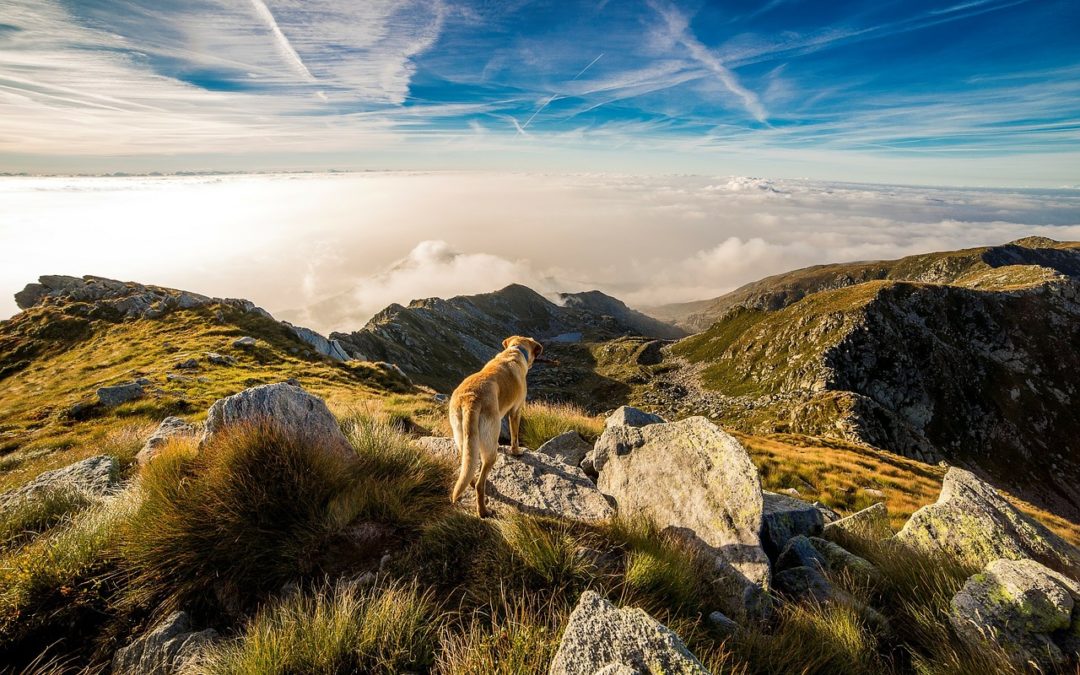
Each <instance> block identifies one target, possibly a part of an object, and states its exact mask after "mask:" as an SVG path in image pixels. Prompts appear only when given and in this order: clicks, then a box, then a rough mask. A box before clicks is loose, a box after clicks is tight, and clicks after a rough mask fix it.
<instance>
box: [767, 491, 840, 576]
mask: <svg viewBox="0 0 1080 675" xmlns="http://www.w3.org/2000/svg"><path fill="white" fill-rule="evenodd" d="M762 497H763V500H764V505H763V510H762V516H761V519H762V520H761V545H762V547H763V548H764V549H765V552H766V553H767V554H769V557H770V558H772V559H774V560H775V559H776V556H778V555H779V554H780V551H782V550H783V549H784V545H785V544H787V542H788V540H789V539H791V538H792V537H794V536H795V535H799V534H802V535H805V536H807V537H814V536H817V535H819V534H821V530H822V527H823V526H824V522H825V521H824V519H823V518H822V517H821V511H819V510H818V509H817V508H816V507H815V506H814V505H813V504H810V503H808V502H804V501H802V500H801V499H794V498H792V497H788V496H787V495H778V494H776V493H774V492H764V493H762Z"/></svg>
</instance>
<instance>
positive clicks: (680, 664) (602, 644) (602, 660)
mask: <svg viewBox="0 0 1080 675" xmlns="http://www.w3.org/2000/svg"><path fill="white" fill-rule="evenodd" d="M708 672H709V671H707V670H706V669H705V667H704V666H703V665H701V663H700V662H699V661H698V660H697V659H696V658H695V657H694V655H693V654H691V653H690V650H689V649H687V648H686V645H684V644H683V642H682V640H680V639H679V636H678V635H676V634H675V633H673V632H671V631H670V630H669V629H668V628H667V627H666V626H664V625H663V624H661V623H659V622H658V621H656V619H653V618H652V617H651V616H649V614H648V613H647V612H646V611H645V610H642V609H638V608H629V607H628V608H624V609H619V608H617V607H615V606H614V605H612V604H611V603H610V602H608V601H607V600H606V599H604V598H603V597H601V596H600V595H599V594H597V593H595V592H593V591H585V592H584V593H582V594H581V598H580V599H579V600H578V604H577V607H575V608H574V611H573V612H572V613H571V614H570V620H569V621H568V622H567V624H566V630H565V631H563V636H562V641H561V642H560V643H559V649H558V651H556V652H555V658H554V659H552V661H551V666H550V667H549V668H548V675H597V674H598V673H605V674H607V675H614V674H616V673H618V674H621V673H636V674H637V675H679V674H682V675H690V674H695V675H708Z"/></svg>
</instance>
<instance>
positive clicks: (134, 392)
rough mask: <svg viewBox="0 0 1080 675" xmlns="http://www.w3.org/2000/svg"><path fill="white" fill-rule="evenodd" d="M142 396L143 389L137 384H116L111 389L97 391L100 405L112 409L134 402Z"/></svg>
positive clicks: (103, 388)
mask: <svg viewBox="0 0 1080 675" xmlns="http://www.w3.org/2000/svg"><path fill="white" fill-rule="evenodd" d="M142 395H143V388H142V385H141V384H138V383H137V382H128V383H127V384H117V385H114V386H112V387H102V388H100V389H98V390H97V397H98V401H100V402H101V405H103V406H106V407H109V408H112V407H114V406H118V405H120V404H121V403H127V402H128V401H134V400H135V399H137V398H139V397H140V396H142Z"/></svg>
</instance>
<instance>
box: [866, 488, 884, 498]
mask: <svg viewBox="0 0 1080 675" xmlns="http://www.w3.org/2000/svg"><path fill="white" fill-rule="evenodd" d="M862 491H863V494H865V495H866V496H867V497H870V498H872V499H881V500H884V499H885V493H884V492H882V491H881V490H878V489H876V488H863V489H862Z"/></svg>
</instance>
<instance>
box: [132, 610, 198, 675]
mask: <svg viewBox="0 0 1080 675" xmlns="http://www.w3.org/2000/svg"><path fill="white" fill-rule="evenodd" d="M217 637H218V633H217V631H215V630H214V629H212V628H208V629H206V630H201V631H195V630H193V628H192V626H191V619H190V618H189V617H188V615H187V613H186V612H173V613H172V614H170V615H169V616H168V617H166V618H165V620H164V621H162V622H161V623H159V624H157V625H156V626H154V627H153V628H151V629H150V630H149V631H148V632H147V633H146V634H144V635H142V636H140V637H139V638H138V639H136V640H135V641H134V642H132V643H131V644H129V645H128V646H126V647H124V648H122V649H120V650H119V651H117V652H116V654H115V655H114V656H113V662H112V672H113V675H177V674H179V673H180V672H181V671H182V670H183V669H184V668H185V666H187V665H188V664H189V663H191V662H192V661H194V660H195V659H196V658H197V657H198V655H199V652H200V651H201V650H202V649H203V648H205V647H206V646H207V645H208V644H209V643H210V642H212V641H213V640H215V639H217Z"/></svg>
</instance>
